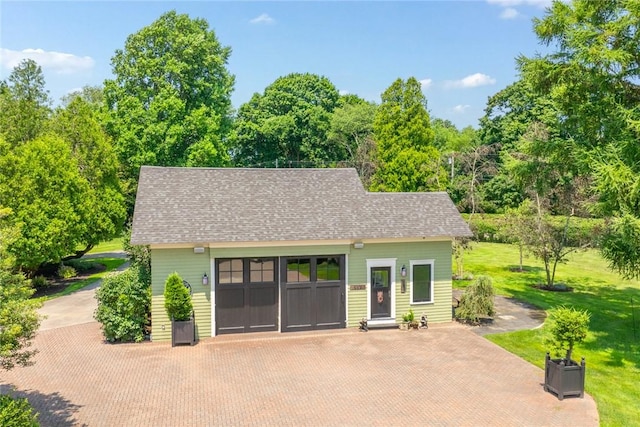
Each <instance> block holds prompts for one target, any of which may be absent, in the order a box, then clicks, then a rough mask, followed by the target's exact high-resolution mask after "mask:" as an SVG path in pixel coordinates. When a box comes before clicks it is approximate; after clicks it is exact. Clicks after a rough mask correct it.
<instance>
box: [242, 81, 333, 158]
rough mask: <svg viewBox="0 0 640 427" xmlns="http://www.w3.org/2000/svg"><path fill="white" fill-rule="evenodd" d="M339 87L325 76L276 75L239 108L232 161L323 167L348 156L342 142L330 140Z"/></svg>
mask: <svg viewBox="0 0 640 427" xmlns="http://www.w3.org/2000/svg"><path fill="white" fill-rule="evenodd" d="M339 96H340V95H339V94H338V90H337V89H336V87H335V86H334V85H333V83H331V81H329V79H327V78H326V77H322V76H318V75H316V74H309V73H305V74H300V73H294V74H289V75H287V76H284V77H280V78H278V79H276V81H274V82H273V83H272V84H271V85H269V86H268V87H267V88H266V89H265V91H264V93H263V94H259V93H256V94H254V95H253V97H252V98H251V100H250V101H249V102H247V103H246V104H244V105H242V106H241V107H240V109H239V111H238V115H237V118H236V122H235V130H234V136H233V140H234V161H235V163H236V164H238V165H241V166H261V165H262V166H269V167H274V166H276V162H277V163H278V164H279V165H281V166H298V165H304V166H322V165H325V164H326V163H327V162H335V161H338V160H344V156H345V154H344V151H345V149H344V146H341V145H340V144H337V143H335V141H333V142H328V141H327V133H328V131H329V128H330V124H331V118H332V113H333V111H334V109H335V108H336V106H337V105H338V100H339Z"/></svg>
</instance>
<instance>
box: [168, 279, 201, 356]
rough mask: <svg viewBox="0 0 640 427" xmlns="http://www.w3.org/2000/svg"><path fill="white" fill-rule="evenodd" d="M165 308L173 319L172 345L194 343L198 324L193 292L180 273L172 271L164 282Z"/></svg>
mask: <svg viewBox="0 0 640 427" xmlns="http://www.w3.org/2000/svg"><path fill="white" fill-rule="evenodd" d="M164 308H165V310H166V311H167V315H168V316H169V318H170V319H171V346H172V347H173V346H175V345H176V344H189V345H194V344H195V342H196V325H195V319H194V316H193V303H192V302H191V293H190V292H189V289H187V287H186V286H185V285H184V283H183V281H182V278H180V276H179V275H178V273H171V274H170V275H169V277H167V281H166V282H165V284H164Z"/></svg>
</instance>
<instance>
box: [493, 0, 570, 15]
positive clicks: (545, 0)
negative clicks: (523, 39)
mask: <svg viewBox="0 0 640 427" xmlns="http://www.w3.org/2000/svg"><path fill="white" fill-rule="evenodd" d="M562 1H566V0H562ZM487 3H489V4H491V5H496V6H500V7H502V8H503V10H502V12H501V13H500V18H501V19H515V18H517V17H519V16H522V14H521V13H520V12H519V11H518V10H516V9H515V7H516V6H532V7H537V8H539V9H544V8H545V7H549V6H551V3H552V0H487Z"/></svg>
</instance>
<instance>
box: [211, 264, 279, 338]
mask: <svg viewBox="0 0 640 427" xmlns="http://www.w3.org/2000/svg"><path fill="white" fill-rule="evenodd" d="M277 330H278V260H277V258H234V259H219V260H217V261H216V333H217V334H231V333H243V332H259V331H277Z"/></svg>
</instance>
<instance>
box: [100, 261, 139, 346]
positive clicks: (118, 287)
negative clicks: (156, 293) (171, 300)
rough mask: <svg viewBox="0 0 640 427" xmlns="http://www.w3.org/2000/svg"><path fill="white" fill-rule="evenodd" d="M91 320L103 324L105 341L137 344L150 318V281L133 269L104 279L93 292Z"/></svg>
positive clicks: (136, 266)
mask: <svg viewBox="0 0 640 427" xmlns="http://www.w3.org/2000/svg"><path fill="white" fill-rule="evenodd" d="M96 299H97V300H98V308H97V309H96V311H95V314H94V318H95V319H96V320H97V321H98V322H100V323H102V333H103V334H104V337H105V338H106V340H107V341H110V342H114V341H120V342H140V341H142V340H144V338H145V331H146V327H147V325H148V324H149V319H150V316H151V281H150V277H149V275H148V274H147V272H146V270H145V269H143V268H140V267H139V266H138V265H133V266H131V267H129V269H127V270H125V271H123V272H121V273H112V274H110V275H109V276H107V277H106V278H105V279H104V280H103V282H102V285H101V286H100V288H99V289H98V290H97V291H96Z"/></svg>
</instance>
